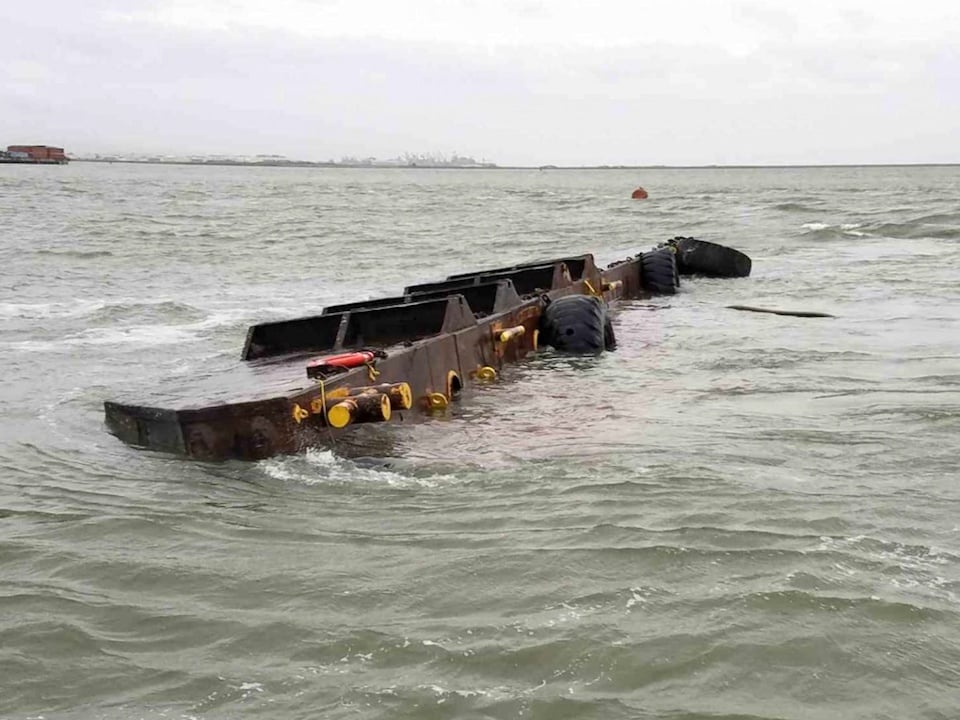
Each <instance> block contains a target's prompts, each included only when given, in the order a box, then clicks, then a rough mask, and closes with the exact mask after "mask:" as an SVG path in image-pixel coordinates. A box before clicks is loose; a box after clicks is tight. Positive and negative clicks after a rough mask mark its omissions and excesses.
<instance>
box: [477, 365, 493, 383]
mask: <svg viewBox="0 0 960 720" xmlns="http://www.w3.org/2000/svg"><path fill="white" fill-rule="evenodd" d="M496 379H497V371H496V370H494V369H493V368H492V367H490V366H489V365H484V366H483V367H482V368H480V369H479V370H477V380H484V381H490V380H496Z"/></svg>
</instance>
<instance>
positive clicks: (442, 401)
mask: <svg viewBox="0 0 960 720" xmlns="http://www.w3.org/2000/svg"><path fill="white" fill-rule="evenodd" d="M449 404H450V401H449V400H447V396H446V395H444V394H443V393H439V392H434V393H430V394H429V395H427V409H429V410H445V409H446V407H447V405H449Z"/></svg>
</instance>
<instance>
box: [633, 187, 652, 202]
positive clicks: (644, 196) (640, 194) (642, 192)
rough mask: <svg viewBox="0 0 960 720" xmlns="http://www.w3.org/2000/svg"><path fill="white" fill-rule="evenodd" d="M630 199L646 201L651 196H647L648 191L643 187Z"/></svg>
mask: <svg viewBox="0 0 960 720" xmlns="http://www.w3.org/2000/svg"><path fill="white" fill-rule="evenodd" d="M630 197H632V198H633V199H634V200H646V199H647V198H648V197H650V196H649V195H647V191H646V190H644V189H643V188H642V187H638V188H637V189H636V190H634V191H633V194H632V195H631V196H630Z"/></svg>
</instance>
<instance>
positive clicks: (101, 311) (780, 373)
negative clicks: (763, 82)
mask: <svg viewBox="0 0 960 720" xmlns="http://www.w3.org/2000/svg"><path fill="white" fill-rule="evenodd" d="M638 183H639V184H643V185H644V186H645V187H646V188H647V189H648V190H649V191H650V194H651V199H650V200H649V201H646V202H635V201H631V200H629V199H628V198H629V194H630V191H631V190H632V189H633V188H634V187H635V186H636V185H637V184H638ZM0 217H2V223H3V226H2V230H0V263H2V270H0V272H2V275H3V280H2V282H0V367H2V368H3V372H4V382H3V384H2V386H0V388H2V389H0V716H2V717H11V718H36V717H39V716H43V717H44V718H110V719H114V718H124V719H125V718H148V719H149V718H180V717H184V718H188V717H189V718H193V717H195V718H240V717H244V718H315V717H324V718H507V717H510V718H546V719H551V720H552V719H553V718H597V719H602V720H610V719H612V718H673V719H675V720H679V719H680V718H797V719H800V718H838V719H839V718H891V719H892V718H896V719H897V720H901V719H903V718H955V717H958V716H960V519H958V518H960V487H958V480H960V471H958V459H957V457H958V449H960V433H958V431H960V362H958V356H960V292H958V278H960V270H958V267H960V168H872V169H863V168H836V169H776V170H748V169H744V170H723V169H717V170H645V171H605V172H601V171H597V172H574V171H564V172H555V171H548V172H537V171H427V170H419V171H402V170H398V171H372V170H371V171H350V170H339V171H325V170H295V169H244V168H201V167H150V166H140V167H138V166H123V165H112V166H108V165H91V164H74V165H71V166H69V167H63V168H60V167H56V168H45V167H11V166H6V167H3V168H2V169H0ZM677 234H683V235H697V236H699V237H702V238H704V239H710V240H715V241H718V242H724V243H727V244H731V245H734V246H736V247H738V248H740V249H742V250H744V251H746V252H747V253H749V254H750V255H751V256H752V257H753V259H754V275H753V277H751V278H749V279H745V280H736V281H714V280H697V281H692V282H688V283H686V284H685V285H684V288H683V293H682V294H681V295H678V296H676V297H673V298H669V299H654V300H650V301H637V302H631V303H626V304H624V305H623V306H621V308H620V309H619V310H618V311H617V314H616V318H615V322H616V325H617V335H618V339H619V340H620V348H619V349H618V350H617V351H616V352H615V353H609V354H606V355H604V356H602V357H600V358H598V359H589V360H585V359H563V358H558V357H553V356H550V355H544V356H542V357H540V358H537V359H535V360H532V361H530V362H526V363H524V364H522V365H519V366H515V367H512V368H510V369H509V370H508V371H507V372H505V373H504V376H503V378H502V381H501V382H499V383H497V384H496V385H493V386H488V387H484V388H481V389H477V390H474V391H471V392H469V393H467V394H466V396H465V397H464V399H463V401H462V402H461V403H460V404H458V405H456V406H455V407H453V408H452V411H451V412H450V414H449V416H448V417H446V418H441V419H436V420H432V421H430V422H427V423H424V424H418V425H407V426H402V427H391V428H389V429H387V430H384V431H383V432H376V433H374V434H373V435H372V436H370V437H365V438H364V439H365V442H366V443H367V444H365V445H363V446H362V447H349V448H342V449H341V452H339V453H337V454H331V453H329V452H327V451H320V450H317V451H312V452H309V453H307V454H306V455H304V456H299V457H286V458H275V459H271V460H268V461H265V462H261V463H256V464H243V463H225V464H203V463H198V462H190V461H185V460H183V459H180V458H176V457H170V456H165V455H160V454H155V453H150V452H145V451H138V450H134V449H131V448H128V447H126V446H124V445H122V444H120V443H119V442H118V441H116V440H115V439H114V438H112V437H111V436H109V435H108V434H107V433H106V432H105V430H104V427H103V424H102V401H103V400H104V399H107V398H114V397H125V398H131V397H139V398H143V399H147V398H150V399H156V398H157V397H162V394H163V392H164V390H163V389H164V388H167V389H169V388H172V387H176V386H177V385H178V384H179V383H180V381H182V380H185V379H188V378H191V377H193V376H195V375H197V374H208V375H209V374H212V373H216V372H218V371H219V370H220V369H225V368H229V367H230V366H231V365H232V364H233V363H234V361H235V358H236V357H237V354H238V353H239V351H240V348H241V345H242V342H243V335H244V329H245V327H246V325H247V324H249V323H252V322H255V321H262V320H266V319H270V318H280V317H289V316H295V315H299V314H307V313H308V312H312V311H314V310H316V309H318V308H319V307H322V306H323V305H324V304H325V303H328V302H333V301H347V300H353V299H359V298H362V297H370V296H377V295H382V294H388V293H393V292H396V291H399V290H400V288H401V287H402V286H403V285H405V284H408V283H412V282H416V281H426V280H432V279H437V278H439V277H442V276H444V275H446V274H448V273H451V272H456V271H463V270H469V269H472V268H476V267H482V266H490V265H501V264H504V263H506V262H508V261H513V260H516V261H521V260H526V259H529V258H531V257H543V256H547V255H559V254H564V253H570V252H581V251H593V252H594V253H595V254H596V255H597V257H598V259H599V260H600V261H602V262H604V263H606V262H609V261H611V260H614V259H618V258H621V257H625V256H626V255H629V254H633V253H635V252H636V251H638V250H641V249H646V248H647V247H649V246H651V245H653V244H654V243H655V242H657V241H660V240H663V239H666V238H668V237H671V236H673V235H677ZM730 303H744V304H755V305H773V306H778V307H787V308H794V309H807V310H820V311H826V312H830V313H834V314H836V315H837V316H838V317H837V318H836V319H832V320H831V319H795V318H788V317H777V316H766V315H753V314H748V313H738V312H735V311H732V310H726V309H724V305H726V304H730Z"/></svg>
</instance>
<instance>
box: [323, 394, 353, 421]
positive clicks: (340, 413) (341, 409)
mask: <svg viewBox="0 0 960 720" xmlns="http://www.w3.org/2000/svg"><path fill="white" fill-rule="evenodd" d="M351 420H353V408H352V407H351V406H350V403H349V402H347V401H346V400H344V401H343V402H338V403H337V404H336V405H334V406H333V407H332V408H330V409H329V410H327V422H328V423H330V427H335V428H343V427H346V426H347V425H349V424H350V421H351Z"/></svg>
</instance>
